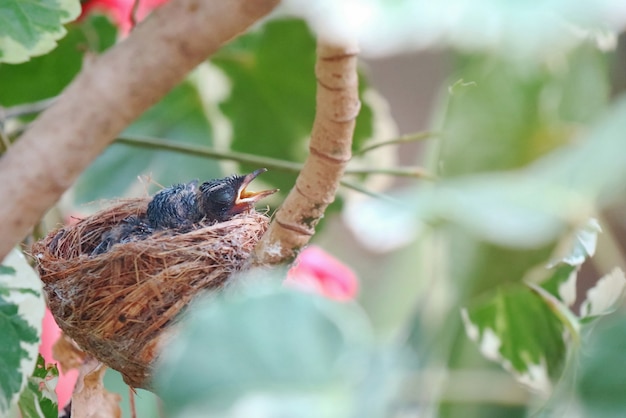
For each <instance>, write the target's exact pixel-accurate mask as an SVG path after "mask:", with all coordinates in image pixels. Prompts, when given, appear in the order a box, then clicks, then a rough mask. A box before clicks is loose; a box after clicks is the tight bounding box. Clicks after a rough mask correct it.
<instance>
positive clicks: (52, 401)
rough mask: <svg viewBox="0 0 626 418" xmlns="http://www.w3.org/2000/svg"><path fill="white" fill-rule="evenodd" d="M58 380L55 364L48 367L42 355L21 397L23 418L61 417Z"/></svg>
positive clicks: (20, 403)
mask: <svg viewBox="0 0 626 418" xmlns="http://www.w3.org/2000/svg"><path fill="white" fill-rule="evenodd" d="M58 379H59V371H58V370H57V367H56V366H55V365H53V364H49V365H48V366H46V364H45V361H44V358H43V357H42V356H41V354H40V355H39V356H38V358H37V364H36V366H35V371H34V373H33V375H32V376H31V377H30V378H29V379H28V385H27V386H26V389H24V391H23V392H22V394H21V396H20V400H19V409H20V413H21V414H22V418H56V417H58V416H59V406H58V401H57V395H56V392H55V389H56V385H57V382H58Z"/></svg>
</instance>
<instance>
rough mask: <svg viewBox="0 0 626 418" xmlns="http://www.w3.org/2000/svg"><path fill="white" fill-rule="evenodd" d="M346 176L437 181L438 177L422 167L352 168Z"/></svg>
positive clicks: (347, 171)
mask: <svg viewBox="0 0 626 418" xmlns="http://www.w3.org/2000/svg"><path fill="white" fill-rule="evenodd" d="M346 174H351V175H363V174H386V175H389V176H396V177H414V178H418V179H426V180H435V179H436V177H435V176H434V175H433V174H431V173H429V172H428V171H426V169H424V168H422V167H397V168H352V169H347V170H346Z"/></svg>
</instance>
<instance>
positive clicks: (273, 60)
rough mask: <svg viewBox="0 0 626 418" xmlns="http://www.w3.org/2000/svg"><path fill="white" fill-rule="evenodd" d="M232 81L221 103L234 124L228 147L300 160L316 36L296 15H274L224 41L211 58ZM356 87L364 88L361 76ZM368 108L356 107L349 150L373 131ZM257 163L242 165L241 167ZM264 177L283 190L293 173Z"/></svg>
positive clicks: (311, 110) (309, 114)
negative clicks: (255, 28)
mask: <svg viewBox="0 0 626 418" xmlns="http://www.w3.org/2000/svg"><path fill="white" fill-rule="evenodd" d="M211 62H212V63H213V64H215V65H216V66H217V67H219V68H220V69H221V70H222V71H224V73H225V74H226V76H227V77H228V78H229V79H230V82H231V89H232V90H231V93H230V96H229V97H228V98H227V99H225V100H224V101H223V102H222V104H221V109H222V111H223V112H224V114H225V115H226V116H227V117H228V118H229V119H230V122H231V124H232V129H233V138H232V145H231V147H232V149H233V150H237V151H243V152H249V153H252V154H255V155H264V156H270V157H274V158H280V159H284V160H288V161H303V160H304V158H305V157H306V155H307V139H308V137H309V135H310V133H311V128H312V127H313V119H314V116H315V91H316V81H315V73H314V70H315V39H314V38H313V36H312V35H311V33H310V32H309V30H308V29H307V27H306V24H305V23H304V22H302V21H299V20H293V19H291V20H273V21H269V22H267V23H266V24H265V25H264V26H262V27H261V28H260V29H259V30H258V31H255V32H251V33H248V34H246V35H244V36H241V37H239V38H237V39H236V40H234V41H233V42H231V43H229V44H228V45H226V46H225V47H224V48H222V49H220V51H219V52H218V53H217V54H216V55H214V56H213V57H212V58H211ZM359 81H360V82H359V86H360V87H359V90H360V92H363V91H364V90H365V89H366V88H367V83H366V80H365V79H364V78H363V77H361V78H360V80H359ZM372 124H373V116H372V110H371V109H370V107H369V106H367V105H366V104H363V106H362V107H361V112H360V114H359V117H358V118H357V126H356V129H355V134H354V144H353V147H354V149H358V148H359V147H360V145H361V144H362V142H363V141H364V140H365V139H367V138H369V137H370V136H371V135H372V132H373V127H372ZM256 168H258V167H245V168H244V171H246V170H252V169H256ZM263 179H264V181H267V182H269V183H270V184H271V185H272V186H273V187H278V188H280V189H281V191H282V192H283V193H285V194H286V193H287V192H288V191H289V190H290V189H291V187H292V186H293V184H294V182H295V175H288V174H285V173H278V172H276V173H272V172H270V173H267V174H266V175H265V176H264V178H263Z"/></svg>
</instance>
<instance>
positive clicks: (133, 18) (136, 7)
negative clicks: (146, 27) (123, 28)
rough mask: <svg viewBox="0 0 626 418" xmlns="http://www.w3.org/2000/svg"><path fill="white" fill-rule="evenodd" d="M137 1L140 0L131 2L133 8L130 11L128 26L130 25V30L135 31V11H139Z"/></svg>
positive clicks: (136, 21)
mask: <svg viewBox="0 0 626 418" xmlns="http://www.w3.org/2000/svg"><path fill="white" fill-rule="evenodd" d="M139 1H140V0H135V1H134V2H133V8H132V9H131V11H130V24H131V28H130V30H133V29H135V27H136V26H137V23H138V19H137V10H138V9H139Z"/></svg>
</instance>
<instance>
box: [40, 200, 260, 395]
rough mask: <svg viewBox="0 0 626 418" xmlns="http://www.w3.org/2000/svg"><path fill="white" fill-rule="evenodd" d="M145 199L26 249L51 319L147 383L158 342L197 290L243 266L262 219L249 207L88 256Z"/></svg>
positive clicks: (135, 381) (135, 382) (130, 377)
mask: <svg viewBox="0 0 626 418" xmlns="http://www.w3.org/2000/svg"><path fill="white" fill-rule="evenodd" d="M149 201H150V199H149V198H139V199H132V200H127V201H122V202H121V203H119V204H117V205H115V206H113V207H111V208H109V209H106V210H103V211H101V212H99V213H97V214H95V215H93V216H91V217H88V218H86V219H83V220H81V221H79V222H78V223H77V224H75V225H73V226H69V227H66V228H62V229H59V230H56V231H53V232H51V233H50V234H49V235H48V236H47V237H46V238H44V239H43V240H41V241H39V242H37V243H36V244H35V245H34V246H33V248H32V254H33V256H34V257H35V259H36V260H37V264H38V270H39V273H40V275H41V279H42V281H43V283H44V291H45V293H46V295H47V299H48V306H49V308H50V310H51V311H52V314H53V315H54V317H55V319H56V322H57V324H58V325H59V327H60V328H61V329H62V330H63V332H65V333H66V334H67V335H68V336H70V337H71V338H72V339H74V341H76V343H77V344H78V345H79V346H80V347H81V349H83V350H84V351H85V352H87V353H89V354H91V355H92V356H94V357H95V358H97V359H98V360H100V361H102V362H103V363H104V364H106V365H108V366H109V367H111V368H113V369H115V370H118V371H119V372H120V373H121V374H122V376H123V377H124V381H125V382H126V383H127V384H129V385H130V386H132V387H143V388H149V387H150V380H151V377H152V367H151V365H152V364H153V363H154V361H155V360H156V357H157V354H158V346H159V345H160V344H162V343H163V342H164V340H165V339H166V338H167V336H168V335H169V334H170V333H168V332H167V331H168V330H169V329H171V325H172V324H173V323H174V321H175V320H176V318H177V315H178V314H179V313H180V312H181V310H182V309H183V308H184V307H185V306H186V305H187V304H188V303H189V302H190V301H191V300H192V299H193V298H194V296H196V295H197V294H198V293H199V292H201V291H203V290H206V289H219V288H221V287H222V286H224V284H225V283H226V282H227V280H228V279H229V277H230V276H231V275H232V274H233V273H234V272H237V271H239V270H240V269H242V268H243V265H244V263H245V262H246V259H247V258H248V256H249V255H250V254H251V252H252V250H253V248H254V246H255V244H256V243H257V241H258V240H259V239H260V238H261V236H262V235H263V233H264V232H265V230H266V229H267V225H268V218H267V216H265V215H264V214H260V213H258V212H256V211H254V210H252V211H251V212H249V213H244V214H240V215H237V216H235V217H234V218H232V219H231V220H228V221H226V222H221V223H217V224H214V225H199V226H198V228H197V229H194V230H192V231H190V232H186V233H177V232H175V231H163V232H159V233H155V234H153V235H151V236H149V237H148V238H146V239H143V240H139V241H132V242H127V243H120V244H116V245H114V246H112V247H111V248H110V250H108V251H107V252H105V253H103V254H100V255H96V256H92V255H90V254H91V253H92V251H93V250H94V248H95V247H96V246H97V245H98V243H99V242H100V241H101V238H102V236H103V234H104V233H106V232H107V231H109V230H110V229H111V227H113V226H115V225H117V224H119V222H120V221H121V220H123V219H125V218H127V217H128V216H131V215H135V216H141V215H143V214H144V213H145V211H146V207H147V205H148V202H149Z"/></svg>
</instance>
